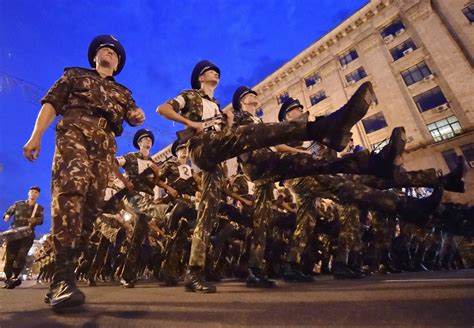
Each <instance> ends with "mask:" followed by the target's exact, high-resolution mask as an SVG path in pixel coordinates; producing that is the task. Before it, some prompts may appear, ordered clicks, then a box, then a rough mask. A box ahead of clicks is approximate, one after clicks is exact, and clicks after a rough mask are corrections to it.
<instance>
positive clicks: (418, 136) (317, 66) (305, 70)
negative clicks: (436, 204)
mask: <svg viewBox="0 0 474 328" xmlns="http://www.w3.org/2000/svg"><path fill="white" fill-rule="evenodd" d="M473 20H474V2H473V1H466V0H431V1H430V0H385V1H381V0H372V1H370V2H369V3H368V4H367V5H365V6H364V7H363V8H361V9H360V10H358V11H357V12H356V13H354V14H353V15H352V16H351V17H349V18H348V19H346V20H345V21H344V22H342V23H341V24H340V25H339V26H337V27H336V28H335V29H334V30H332V31H330V32H329V33H328V34H326V35H325V36H323V37H322V38H321V39H319V40H318V41H316V42H315V43H313V44H312V45H311V46H309V47H308V48H307V49H305V50H303V51H302V52H301V53H300V54H298V55H297V56H296V57H295V58H293V59H291V60H290V61H289V62H288V63H286V64H285V65H283V66H282V67H281V68H279V69H278V70H277V71H275V72H274V73H272V74H271V75H270V76H268V77H266V78H265V79H264V80H263V81H261V82H260V83H259V84H257V85H256V86H254V87H253V88H254V90H256V91H257V92H258V93H259V97H260V102H261V104H262V111H263V120H264V121H266V122H271V121H276V120H277V114H278V110H279V107H280V103H281V101H282V100H283V99H284V98H285V97H288V96H291V97H294V98H298V99H299V100H300V101H301V102H302V104H304V105H305V107H306V109H307V110H308V111H309V112H310V114H311V116H313V117H314V116H319V115H326V114H328V113H330V112H332V111H335V110H337V109H338V108H340V107H341V106H342V105H343V104H345V103H346V102H347V100H348V99H349V98H350V96H351V95H352V94H353V93H354V92H355V90H356V89H357V88H358V87H359V85H360V84H361V83H363V82H364V81H368V80H370V81H371V82H372V83H373V85H374V91H375V94H376V97H377V101H376V102H375V103H374V105H373V106H371V108H370V109H369V112H368V113H367V115H366V116H365V117H364V119H362V121H361V122H360V123H358V124H357V126H356V127H355V128H354V129H353V131H352V132H353V133H354V141H355V143H356V144H360V145H362V146H364V147H365V148H367V149H371V150H373V149H376V148H380V147H381V146H383V145H384V143H386V142H387V138H388V137H389V136H390V133H391V130H392V128H394V127H396V126H404V127H405V129H406V132H407V137H408V143H407V150H406V153H405V154H404V162H405V166H406V167H407V169H410V170H416V169H425V168H432V167H434V168H437V169H441V170H442V171H443V172H445V173H446V172H449V170H450V169H452V168H453V165H454V161H455V158H456V155H461V154H462V155H464V156H465V157H466V159H467V161H468V163H469V165H470V167H471V168H474V108H473V103H474V76H473V64H474V59H473V58H474V23H473ZM466 183H467V184H469V185H470V186H471V188H470V189H473V188H472V186H474V169H470V170H469V172H468V176H467V178H466ZM448 198H450V199H451V200H453V201H462V202H470V203H473V202H474V191H473V190H468V193H466V194H463V195H460V194H457V195H456V194H451V193H448Z"/></svg>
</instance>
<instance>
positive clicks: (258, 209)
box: [249, 183, 273, 269]
mask: <svg viewBox="0 0 474 328" xmlns="http://www.w3.org/2000/svg"><path fill="white" fill-rule="evenodd" d="M254 196H255V199H254V202H255V206H254V212H253V215H252V221H253V229H252V235H251V241H250V258H249V268H259V269H263V265H264V256H265V245H266V242H267V230H268V223H269V222H271V218H272V214H273V211H272V209H271V205H272V200H273V185H272V184H271V183H263V184H259V183H257V184H255V193H254Z"/></svg>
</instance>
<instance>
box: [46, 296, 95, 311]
mask: <svg viewBox="0 0 474 328" xmlns="http://www.w3.org/2000/svg"><path fill="white" fill-rule="evenodd" d="M85 300H86V296H85V295H84V294H83V293H80V294H79V293H77V294H76V295H74V296H72V297H71V298H68V299H65V300H64V301H61V302H59V303H51V300H50V302H49V303H50V305H51V308H52V309H53V310H54V311H55V310H61V309H66V308H70V307H75V306H80V305H82V304H84V302H85Z"/></svg>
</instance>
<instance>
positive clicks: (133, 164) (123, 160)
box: [117, 152, 159, 193]
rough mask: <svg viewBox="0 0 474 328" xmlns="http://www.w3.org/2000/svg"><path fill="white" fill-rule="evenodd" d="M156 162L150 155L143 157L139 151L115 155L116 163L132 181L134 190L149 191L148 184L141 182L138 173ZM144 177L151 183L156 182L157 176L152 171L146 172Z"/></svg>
mask: <svg viewBox="0 0 474 328" xmlns="http://www.w3.org/2000/svg"><path fill="white" fill-rule="evenodd" d="M153 163H154V164H157V165H158V163H156V162H155V161H154V160H153V158H152V157H151V156H148V157H145V156H144V155H143V154H142V153H140V152H133V153H127V154H125V155H123V156H119V157H117V164H118V165H119V166H120V167H123V169H124V170H125V173H126V174H127V177H128V178H129V179H130V180H131V181H132V183H133V184H134V186H135V188H136V189H137V190H136V191H145V192H149V193H151V190H149V189H150V187H149V186H147V185H146V184H144V183H143V181H142V180H140V179H139V177H138V176H139V175H140V174H141V173H142V172H143V171H145V170H146V169H147V168H149V167H150V166H151V165H152V164H153ZM146 178H147V179H148V180H150V181H152V182H153V183H155V184H156V183H157V182H158V179H159V177H155V175H154V174H153V173H150V174H147V176H146Z"/></svg>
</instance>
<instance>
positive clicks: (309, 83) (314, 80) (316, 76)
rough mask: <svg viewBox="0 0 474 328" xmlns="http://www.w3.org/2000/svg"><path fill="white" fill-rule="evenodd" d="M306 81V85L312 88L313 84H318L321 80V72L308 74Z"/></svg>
mask: <svg viewBox="0 0 474 328" xmlns="http://www.w3.org/2000/svg"><path fill="white" fill-rule="evenodd" d="M304 82H305V84H306V87H307V88H310V87H312V86H313V85H316V84H318V83H319V82H321V76H320V75H319V73H314V74H313V75H311V76H308V77H307V78H305V79H304Z"/></svg>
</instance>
